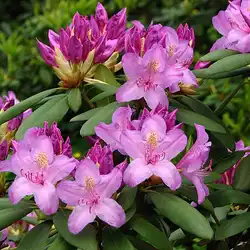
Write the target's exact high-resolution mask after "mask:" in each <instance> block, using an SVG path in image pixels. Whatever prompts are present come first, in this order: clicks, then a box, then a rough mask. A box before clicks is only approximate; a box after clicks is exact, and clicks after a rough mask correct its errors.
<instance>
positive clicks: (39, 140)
mask: <svg viewBox="0 0 250 250" xmlns="http://www.w3.org/2000/svg"><path fill="white" fill-rule="evenodd" d="M5 165H6V166H7V167H5V168H3V169H1V171H10V172H13V173H14V174H15V175H16V179H15V180H14V182H13V183H12V185H11V186H10V188H9V198H10V200H11V201H12V202H13V203H14V204H17V203H18V202H19V201H20V200H21V199H22V198H23V197H24V196H26V195H34V198H35V202H36V204H37V206H38V207H39V208H40V210H41V211H42V212H43V213H45V214H47V215H49V214H53V213H55V212H56V211H57V209H58V205H59V199H58V197H57V194H56V188H55V184H56V183H57V182H58V181H60V180H62V179H63V178H65V177H66V176H68V175H69V174H70V173H71V172H72V170H73V169H74V168H75V165H76V163H75V161H74V160H73V158H69V157H67V156H65V155H55V154H54V150H53V145H52V141H51V139H50V138H49V137H47V136H45V135H42V136H38V137H36V138H34V139H33V141H32V144H25V143H23V144H21V146H20V147H18V148H17V150H16V152H15V153H14V155H13V156H12V157H11V159H10V160H6V161H5Z"/></svg>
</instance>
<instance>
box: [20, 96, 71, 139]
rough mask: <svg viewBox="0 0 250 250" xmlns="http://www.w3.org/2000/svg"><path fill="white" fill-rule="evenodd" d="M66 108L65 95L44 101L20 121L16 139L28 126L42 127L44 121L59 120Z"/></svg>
mask: <svg viewBox="0 0 250 250" xmlns="http://www.w3.org/2000/svg"><path fill="white" fill-rule="evenodd" d="M68 110H69V106H68V101H67V97H63V98H61V97H58V98H54V99H52V100H50V101H48V102H46V103H45V104H44V105H43V106H41V107H40V108H38V109H37V110H35V111H34V112H33V113H32V114H31V115H30V116H29V117H28V118H26V119H25V120H24V121H23V122H22V124H21V126H20V127H19V129H18V130H17V133H16V139H17V140H20V139H22V138H23V136H24V134H25V132H26V131H27V129H29V128H32V127H42V126H43V124H44V122H45V121H47V122H48V123H49V124H52V123H53V122H54V121H55V122H59V121H61V120H62V118H63V117H64V116H65V114H66V113H67V112H68Z"/></svg>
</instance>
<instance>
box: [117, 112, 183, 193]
mask: <svg viewBox="0 0 250 250" xmlns="http://www.w3.org/2000/svg"><path fill="white" fill-rule="evenodd" d="M121 143H122V146H123V148H124V150H125V152H126V153H127V154H128V155H129V156H130V157H131V158H133V160H132V161H131V163H130V164H129V166H128V167H127V169H126V170H125V172H124V177H123V180H124V182H125V183H126V184H127V185H129V186H132V187H134V186H137V185H138V184H140V183H141V182H143V181H144V180H146V179H148V178H150V177H151V176H152V175H156V176H159V177H160V178H161V179H162V180H163V182H164V183H165V184H166V185H167V186H169V187H170V188H171V189H173V190H175V189H177V188H179V187H180V185H181V176H180V174H179V172H178V169H176V167H175V165H174V164H173V163H172V162H171V161H170V160H171V159H173V158H174V157H175V156H177V155H178V154H179V153H180V152H181V151H182V150H183V149H184V148H185V146H186V144H187V138H186V136H185V134H184V132H183V131H182V130H181V129H178V128H175V129H172V130H170V131H168V132H167V133H166V123H165V121H164V119H163V118H162V117H160V116H159V115H154V116H153V118H151V117H150V118H148V119H146V120H145V122H144V123H143V125H142V129H141V131H131V130H127V131H125V132H124V133H123V134H122V135H121Z"/></svg>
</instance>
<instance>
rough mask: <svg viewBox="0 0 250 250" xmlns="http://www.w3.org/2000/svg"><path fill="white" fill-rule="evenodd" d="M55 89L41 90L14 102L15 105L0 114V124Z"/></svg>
mask: <svg viewBox="0 0 250 250" xmlns="http://www.w3.org/2000/svg"><path fill="white" fill-rule="evenodd" d="M56 90H57V88H55V89H49V90H46V91H43V92H41V93H39V94H36V95H34V96H31V97H29V98H28V99H26V100H24V101H22V102H20V103H18V104H16V105H15V106H12V107H11V108H9V109H8V110H6V111H5V112H3V113H1V114H0V125H1V124H3V123H5V122H7V121H9V120H11V119H12V118H14V117H16V116H17V115H19V114H21V113H22V112H24V111H25V110H27V109H29V108H30V107H32V106H33V105H34V104H36V103H37V102H39V101H41V100H42V99H43V98H45V97H46V96H49V95H51V94H53V93H54V92H56Z"/></svg>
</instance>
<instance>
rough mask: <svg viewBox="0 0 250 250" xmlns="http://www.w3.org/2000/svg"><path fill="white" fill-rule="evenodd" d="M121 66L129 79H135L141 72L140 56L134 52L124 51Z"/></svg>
mask: <svg viewBox="0 0 250 250" xmlns="http://www.w3.org/2000/svg"><path fill="white" fill-rule="evenodd" d="M122 67H123V70H124V72H125V74H126V75H127V76H128V78H129V79H135V78H137V77H138V75H140V74H141V73H142V72H143V67H142V58H141V57H139V56H138V55H137V54H135V53H126V54H125V55H124V56H123V57H122Z"/></svg>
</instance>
